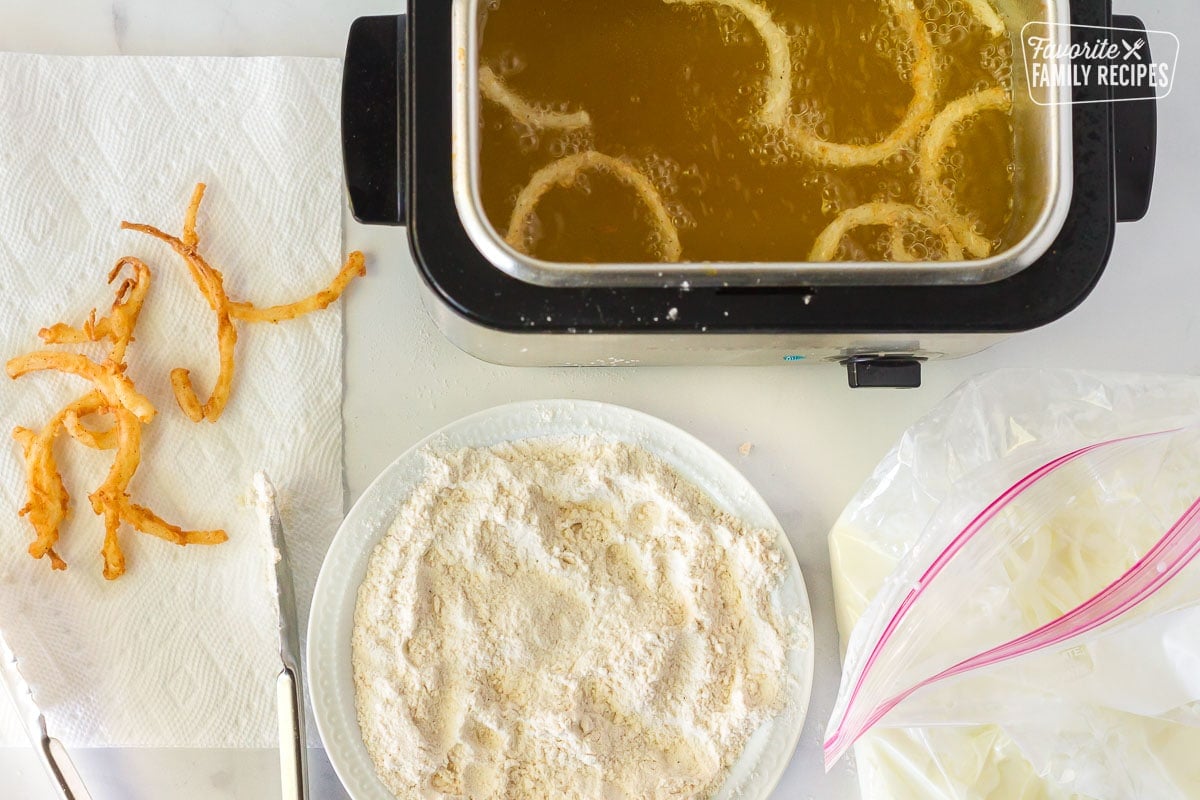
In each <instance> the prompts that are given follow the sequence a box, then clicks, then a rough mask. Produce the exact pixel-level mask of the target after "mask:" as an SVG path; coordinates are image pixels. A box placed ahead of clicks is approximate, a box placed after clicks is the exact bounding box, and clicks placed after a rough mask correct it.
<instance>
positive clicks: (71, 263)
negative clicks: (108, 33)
mask: <svg viewBox="0 0 1200 800" xmlns="http://www.w3.org/2000/svg"><path fill="white" fill-rule="evenodd" d="M340 73H341V70H340V64H339V62H337V61H334V60H324V59H321V60H318V59H277V58H270V59H260V58H254V59H213V58H124V57H122V58H62V57H40V56H30V55H15V54H4V55H0V109H2V112H0V360H7V359H8V358H9V357H11V356H14V355H18V354H21V353H24V352H27V351H30V350H34V349H38V348H39V347H40V343H39V342H38V340H37V338H36V333H37V330H38V328H40V327H41V326H43V325H49V324H51V323H53V322H56V321H66V322H69V323H71V324H79V323H80V322H82V320H83V319H84V318H85V317H86V315H87V313H88V311H89V310H90V309H91V308H92V307H93V306H96V307H99V308H100V310H101V313H103V311H104V310H105V309H107V307H108V305H109V304H110V303H111V301H112V290H111V288H110V287H109V286H107V285H106V284H105V276H106V273H107V272H108V270H109V268H110V267H111V265H112V264H113V263H114V262H115V261H116V259H117V258H118V257H120V256H124V255H135V256H138V257H140V258H142V259H144V260H145V261H147V263H149V264H150V266H151V268H152V270H153V271H154V278H153V281H152V284H151V289H150V295H149V298H148V300H147V302H146V306H145V308H144V311H143V314H142V319H141V321H140V323H139V326H138V329H137V335H136V341H135V342H134V343H133V344H132V345H131V347H130V350H129V356H128V363H129V373H130V375H131V376H132V377H134V379H135V380H136V381H137V384H138V387H139V389H140V390H141V391H142V392H143V393H144V394H146V395H147V396H148V397H149V398H150V399H151V400H152V401H153V402H154V404H155V406H156V407H157V409H158V412H159V414H158V417H157V418H156V419H155V420H154V422H153V423H152V424H151V425H150V426H149V427H147V428H146V429H145V431H144V448H143V451H142V453H143V461H142V466H141V469H140V470H139V471H138V473H137V477H136V478H135V480H134V483H133V484H132V486H131V492H132V495H133V498H134V501H135V502H139V503H143V504H146V505H149V506H150V507H151V508H153V509H154V510H155V511H156V512H158V513H159V514H160V515H162V516H163V517H165V518H166V519H167V520H168V521H171V522H174V523H176V524H179V525H182V526H183V527H185V528H191V529H208V528H215V527H223V528H225V529H226V530H227V531H228V533H229V536H230V541H229V542H227V543H226V544H222V545H219V546H216V547H187V548H181V547H177V546H175V545H172V544H168V543H166V542H162V541H160V540H157V539H153V538H149V537H147V536H144V535H142V534H138V533H135V532H133V531H132V530H129V529H125V530H124V531H123V533H122V546H123V547H124V549H125V553H126V557H127V561H128V572H127V573H126V575H125V576H124V577H122V578H121V579H120V580H118V581H115V582H109V581H105V580H104V579H103V577H102V576H101V566H102V565H101V559H100V555H99V548H100V544H101V540H102V535H103V526H102V524H101V521H100V519H99V518H97V517H96V516H94V515H93V514H92V511H91V508H90V506H89V504H88V502H87V494H88V492H90V491H91V490H92V489H94V488H95V486H96V485H97V484H98V483H99V482H100V481H101V480H102V479H103V475H104V471H105V469H106V468H107V464H108V463H109V462H110V461H111V454H101V453H94V452H88V451H85V450H84V449H83V448H81V447H80V446H78V445H76V444H75V443H74V442H70V441H66V440H60V442H59V445H58V452H59V454H60V462H61V464H62V465H63V467H64V476H65V477H66V479H67V486H68V489H69V490H70V491H71V495H72V514H71V517H70V519H69V520H68V522H67V524H66V525H65V526H64V528H63V531H62V539H61V544H60V545H59V546H58V548H57V549H58V552H59V553H60V554H61V555H62V556H63V557H64V558H65V559H66V561H67V562H68V564H69V569H68V570H67V571H66V572H55V573H52V572H51V570H50V565H49V562H48V561H46V560H42V561H34V560H33V559H31V558H30V557H29V556H28V555H26V554H25V548H26V547H27V545H28V543H29V541H30V540H31V538H32V529H31V528H30V526H29V524H28V523H27V522H26V521H25V520H23V519H19V518H18V517H17V509H18V508H19V507H20V506H21V505H23V504H24V502H25V500H24V493H25V486H24V475H23V469H22V464H21V461H20V460H19V458H18V450H17V445H16V443H15V442H13V441H12V440H11V439H9V438H8V431H9V430H10V429H11V428H12V427H13V426H15V425H25V426H28V427H31V428H39V427H41V426H42V425H43V424H44V423H45V422H46V420H47V419H48V417H49V416H50V415H51V414H52V413H53V412H54V411H55V410H56V409H58V408H59V407H61V406H62V405H64V404H65V403H67V402H68V401H70V400H71V399H73V398H75V397H77V396H79V395H81V394H82V393H83V392H84V391H85V389H86V384H85V383H83V382H82V381H81V380H79V379H76V378H71V377H65V376H59V375H51V374H39V375H31V376H27V377H24V378H21V379H20V380H18V381H11V380H9V379H8V378H7V377H6V376H2V375H0V427H2V428H3V437H2V438H0V626H3V630H4V633H5V635H6V637H7V638H8V641H9V643H10V644H11V646H12V648H13V649H14V650H15V651H16V652H17V654H18V656H19V657H20V658H21V659H22V663H23V668H24V672H25V673H26V676H27V678H28V679H29V681H30V682H31V683H32V684H33V686H34V688H35V691H36V693H37V697H38V700H39V702H40V704H41V705H42V706H43V708H44V709H45V711H46V712H47V715H48V718H49V724H50V726H51V728H52V729H53V731H54V733H55V734H57V735H58V736H60V737H61V738H63V739H64V740H65V742H66V743H67V744H68V746H70V745H118V746H166V747H172V746H187V747H258V746H272V745H273V744H274V743H275V742H276V741H277V735H276V723H275V716H274V708H275V695H274V683H273V681H274V677H275V675H276V673H277V672H278V670H279V661H278V645H277V635H276V622H275V618H274V616H273V610H272V606H271V600H270V596H269V595H268V593H267V592H268V589H267V585H266V581H265V580H264V579H265V577H266V576H267V575H268V574H269V573H268V568H267V562H266V550H265V544H264V543H265V537H266V533H265V531H264V530H263V529H262V527H261V526H260V524H259V521H258V518H257V516H256V513H255V511H254V509H253V506H252V503H251V502H250V497H251V494H250V488H249V487H250V485H251V478H252V475H253V473H254V471H255V470H256V469H258V468H260V467H262V468H265V469H266V470H267V472H268V473H269V474H270V475H271V476H272V477H273V478H274V480H275V482H276V483H277V484H278V486H279V490H280V494H281V501H282V505H283V510H284V525H285V528H286V529H287V537H288V545H289V549H290V551H291V555H292V558H293V561H294V570H295V573H296V582H297V595H298V597H297V600H298V603H299V605H300V606H301V608H302V609H305V610H306V609H307V607H308V602H309V599H310V597H311V594H312V587H313V584H314V582H315V580H316V574H317V570H318V568H319V566H320V561H321V558H322V556H323V555H324V552H325V548H326V545H327V544H328V542H329V540H330V538H331V537H332V535H333V533H334V531H335V530H336V528H337V525H338V522H339V521H340V519H341V516H342V471H341V463H342V462H341V457H342V451H341V442H342V428H341V424H342V423H341V385H342V380H341V378H342V333H341V331H342V317H341V310H340V306H338V305H335V306H333V307H331V308H329V309H327V310H325V311H321V312H317V313H315V314H312V315H310V316H308V317H305V318H302V319H299V320H294V321H290V322H285V323H281V324H279V325H265V324H258V325H249V324H239V326H238V333H239V340H238V344H237V371H236V378H235V383H234V390H233V396H232V399H231V401H230V403H229V406H228V407H227V409H226V411H225V414H224V416H222V417H221V419H220V420H219V421H218V422H217V423H216V424H209V423H201V424H195V423H192V422H190V421H188V420H187V419H186V418H185V417H184V416H183V414H182V413H181V412H180V411H179V409H178V407H177V406H176V404H175V400H174V398H173V395H172V393H171V390H170V385H169V381H168V375H169V372H170V370H171V369H172V368H174V367H179V366H184V367H187V368H189V369H191V370H192V374H193V377H194V379H195V380H196V385H197V389H198V393H199V394H200V395H201V398H204V397H206V396H207V393H208V390H209V388H210V387H211V385H212V380H213V379H214V377H215V375H216V372H217V350H216V338H215V337H216V323H215V319H214V315H213V313H212V312H211V311H210V310H209V309H208V307H207V306H206V305H205V303H204V301H203V300H202V298H201V296H200V294H199V292H198V290H197V289H196V288H195V287H194V286H193V285H192V284H191V282H190V280H189V279H188V276H187V272H186V269H185V267H184V265H183V263H182V262H181V260H180V259H179V258H178V257H177V256H176V255H174V254H173V253H172V252H171V251H170V250H169V249H167V248H166V247H165V246H164V245H161V244H159V243H157V242H155V241H154V240H151V239H149V238H148V237H145V236H143V235H141V234H138V233H135V232H128V231H126V232H122V231H120V230H119V229H118V224H119V222H120V221H121V220H122V219H128V220H131V221H135V222H146V223H149V224H152V225H155V226H157V227H159V228H162V229H164V230H166V231H168V232H171V233H175V234H176V235H178V233H179V232H180V230H181V227H182V223H183V214H184V209H185V208H186V206H187V202H188V199H189V197H190V195H191V191H192V187H193V184H194V183H195V182H197V181H205V182H207V183H208V185H209V191H208V194H207V195H206V197H205V200H204V205H203V206H202V207H201V213H200V218H199V225H198V231H199V234H200V237H201V240H200V247H201V252H203V253H204V254H205V255H206V256H207V258H208V260H209V261H210V263H212V264H213V265H214V266H215V267H217V268H218V269H221V270H222V271H223V272H224V274H225V286H226V289H227V291H228V292H229V294H230V296H231V297H233V298H235V299H246V300H250V301H253V302H255V303H258V304H273V303H280V302H287V301H290V300H293V299H296V298H298V297H300V296H303V295H305V294H308V293H309V292H311V291H314V290H316V289H318V288H320V287H322V286H324V285H325V283H326V282H327V281H328V280H329V279H330V278H331V277H332V275H333V274H334V273H335V272H336V271H337V269H338V268H339V266H340V264H341V261H342V255H343V254H342V244H341V220H342V188H341V187H342V173H341V162H340V155H339V151H338V144H337V142H338V138H337V121H336V109H337V87H338V82H339V79H340ZM354 288H355V287H354V286H353V285H352V286H351V288H350V291H351V292H352V291H354ZM67 349H78V348H67ZM84 350H85V351H87V350H88V348H84ZM90 352H92V353H93V354H97V355H98V354H100V353H102V352H103V348H100V347H95V348H94V349H91V350H90ZM302 623H303V621H302ZM23 741H24V740H23V738H22V736H21V733H20V729H19V728H17V727H16V725H15V723H14V720H13V719H12V718H11V711H10V709H9V706H8V704H7V703H0V745H3V744H19V743H23Z"/></svg>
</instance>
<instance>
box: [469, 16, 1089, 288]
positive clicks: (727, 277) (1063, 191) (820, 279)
mask: <svg viewBox="0 0 1200 800" xmlns="http://www.w3.org/2000/svg"><path fill="white" fill-rule="evenodd" d="M480 2H481V0H452V7H451V15H452V20H453V22H452V28H453V41H452V42H451V53H452V56H451V57H452V59H453V64H452V76H453V87H454V88H453V95H454V96H453V98H452V113H453V130H454V142H455V146H454V148H453V156H452V158H453V188H452V191H453V196H454V201H455V207H456V208H457V210H458V214H459V217H460V219H461V221H462V223H463V227H464V229H465V230H466V232H467V236H468V238H469V239H470V240H471V242H472V244H473V245H474V246H475V247H476V248H477V249H478V250H479V252H480V253H481V254H482V255H483V256H484V258H486V259H487V260H488V262H490V263H491V264H492V265H493V266H494V267H495V268H497V269H499V270H501V271H503V272H505V273H507V274H508V275H510V276H512V277H513V278H516V279H517V280H521V281H524V282H526V283H530V284H534V285H537V286H546V287H552V288H605V287H631V286H661V287H684V288H686V287H688V286H696V287H698V286H729V287H754V286H762V287H772V286H778V287H794V286H920V285H956V284H957V285H979V284H988V283H994V282H997V281H1001V280H1004V279H1006V278H1010V277H1012V276H1013V275H1016V274H1017V273H1019V272H1020V271H1021V270H1023V269H1025V268H1026V267H1029V266H1031V265H1033V264H1034V263H1036V262H1037V260H1038V259H1039V258H1041V256H1042V255H1043V254H1045V252H1046V251H1047V250H1048V249H1049V248H1050V246H1051V245H1052V244H1053V243H1054V240H1055V239H1056V238H1057V236H1058V234H1059V233H1060V232H1061V230H1062V227H1063V224H1064V223H1065V221H1066V218H1067V214H1068V212H1069V210H1070V205H1071V196H1072V185H1073V173H1072V134H1073V123H1072V115H1071V105H1070V103H1060V104H1058V105H1055V106H1047V107H1042V108H1041V109H1040V112H1041V113H1043V114H1044V115H1045V116H1046V117H1047V132H1046V135H1045V142H1046V143H1047V144H1046V149H1047V150H1048V153H1049V158H1048V161H1049V164H1050V166H1049V169H1048V177H1047V183H1048V186H1047V190H1046V192H1045V193H1044V195H1043V199H1044V202H1043V204H1042V207H1041V211H1040V213H1039V214H1038V215H1037V218H1036V220H1035V221H1034V222H1033V224H1032V226H1031V227H1030V229H1029V232H1028V233H1027V234H1026V235H1025V236H1024V237H1022V239H1021V240H1020V241H1019V242H1017V243H1016V244H1014V245H1012V246H1010V247H1008V248H1007V249H1005V250H1003V251H1001V252H1000V253H997V254H994V255H992V256H990V257H988V258H986V259H980V260H975V261H967V260H963V261H939V262H915V263H897V262H887V261H859V262H846V261H843V262H762V261H745V262H735V261H731V262H707V261H691V262H679V263H658V262H644V263H598V264H590V263H588V264H584V263H567V262H553V261H546V260H543V259H538V258H534V257H531V256H527V255H525V254H523V253H521V252H519V251H517V250H516V249H514V248H513V247H511V246H510V245H509V244H508V243H507V242H506V241H505V240H504V237H503V236H502V235H501V234H500V233H499V232H498V231H497V230H496V228H495V226H493V225H492V224H491V222H490V221H489V220H488V218H487V215H486V214H485V213H484V212H483V203H482V198H481V196H480V191H479V181H478V176H479V172H480V165H479V160H480V159H479V149H480V148H479V132H480V126H479V115H480V105H481V101H480V95H479V91H478V86H477V78H478V71H479V55H478V54H479V48H478V46H477V43H478V41H479V34H480V31H479V14H478V6H479V3H480ZM1034 4H1035V6H1036V7H1040V8H1043V9H1044V10H1045V16H1044V18H1043V19H1044V20H1045V21H1048V22H1056V23H1062V24H1069V23H1070V4H1069V2H1067V0H1048V2H1045V3H1040V2H1035V3H1034ZM1028 21H1029V20H1028V19H1026V20H1024V21H1023V22H1022V25H1020V26H1017V28H1016V33H1017V35H1019V31H1020V30H1021V28H1022V27H1023V26H1024V24H1027V23H1028ZM1012 33H1013V31H1012V30H1010V35H1011V34H1012ZM1014 73H1015V74H1017V73H1019V71H1017V70H1014ZM1057 91H1058V90H1054V92H1052V93H1057Z"/></svg>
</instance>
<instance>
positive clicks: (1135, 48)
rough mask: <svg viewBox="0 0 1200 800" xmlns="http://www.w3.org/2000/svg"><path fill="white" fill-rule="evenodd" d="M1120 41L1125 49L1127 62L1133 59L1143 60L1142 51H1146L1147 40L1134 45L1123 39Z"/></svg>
mask: <svg viewBox="0 0 1200 800" xmlns="http://www.w3.org/2000/svg"><path fill="white" fill-rule="evenodd" d="M1120 41H1121V45H1122V46H1123V47H1124V48H1125V57H1124V59H1125V60H1126V61H1128V60H1129V59H1131V58H1134V59H1137V60H1138V61H1141V60H1142V50H1144V49H1145V47H1146V40H1145V39H1138V40H1137V41H1136V42H1133V43H1130V42H1129V41H1127V40H1125V39H1121V40H1120Z"/></svg>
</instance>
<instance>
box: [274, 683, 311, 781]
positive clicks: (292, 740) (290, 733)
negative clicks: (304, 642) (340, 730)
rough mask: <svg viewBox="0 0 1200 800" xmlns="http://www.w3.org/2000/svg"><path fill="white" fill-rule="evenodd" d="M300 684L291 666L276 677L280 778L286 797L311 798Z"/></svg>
mask: <svg viewBox="0 0 1200 800" xmlns="http://www.w3.org/2000/svg"><path fill="white" fill-rule="evenodd" d="M301 703H302V700H301V698H300V684H299V682H298V681H297V680H296V673H295V672H293V671H292V668H291V667H284V668H283V671H281V672H280V673H279V677H278V678H276V679H275V705H276V707H277V708H278V710H279V780H280V783H281V784H282V786H283V798H284V800H308V780H307V776H308V742H307V741H306V737H305V735H304V707H303V705H301Z"/></svg>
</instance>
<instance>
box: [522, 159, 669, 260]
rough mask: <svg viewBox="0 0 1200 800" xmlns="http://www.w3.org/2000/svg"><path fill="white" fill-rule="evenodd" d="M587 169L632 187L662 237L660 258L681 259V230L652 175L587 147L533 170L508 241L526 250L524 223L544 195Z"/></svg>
mask: <svg viewBox="0 0 1200 800" xmlns="http://www.w3.org/2000/svg"><path fill="white" fill-rule="evenodd" d="M587 170H597V171H600V172H606V173H608V174H610V175H612V176H613V177H614V178H616V179H617V180H619V181H620V182H621V183H623V184H625V185H626V186H628V187H630V188H631V189H633V190H634V191H635V192H636V193H637V195H638V197H640V198H641V200H642V202H643V203H645V205H646V208H647V209H648V210H649V211H650V222H651V224H652V225H653V227H654V230H655V232H656V234H657V235H658V237H659V239H660V246H661V253H660V254H659V260H660V261H668V262H669V261H678V260H679V259H680V256H681V255H682V253H683V246H682V245H681V244H680V242H679V230H678V229H677V228H676V226H675V222H674V221H673V220H672V219H671V213H670V212H669V211H668V210H667V207H666V205H665V204H664V203H663V199H662V195H660V194H659V193H658V189H657V188H656V187H655V186H654V184H653V183H652V182H651V181H650V179H649V178H647V177H646V176H645V175H643V174H642V173H641V172H639V171H638V170H637V169H635V168H634V167H633V166H631V165H629V164H627V163H626V162H624V161H621V160H620V159H617V158H613V157H612V156H608V155H604V154H603V153H598V152H596V151H595V150H587V151H584V152H582V153H576V154H575V155H571V156H567V157H565V158H561V159H559V160H558V161H555V162H553V163H551V164H548V165H547V166H545V167H542V168H541V169H540V170H538V171H537V172H535V173H534V174H533V177H532V178H531V179H530V181H529V183H528V184H526V186H525V188H524V189H522V190H521V194H520V195H518V196H517V204H516V207H515V208H514V209H513V214H512V218H511V220H510V221H509V224H508V234H507V235H506V236H505V237H504V238H505V241H507V242H508V243H509V244H510V245H511V246H512V247H514V248H515V249H517V250H519V251H521V252H527V250H526V246H525V236H524V233H525V226H526V225H527V224H528V222H529V218H530V217H531V216H533V213H534V211H535V210H536V209H537V204H538V203H539V202H540V201H541V199H542V197H543V196H544V195H545V194H546V192H548V191H550V190H551V189H552V188H554V187H555V186H564V187H570V186H573V185H574V183H575V180H576V178H577V177H578V176H579V175H580V173H583V172H585V171H587Z"/></svg>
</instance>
